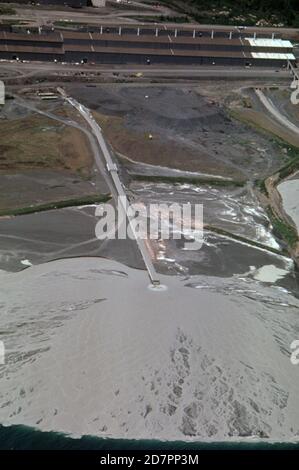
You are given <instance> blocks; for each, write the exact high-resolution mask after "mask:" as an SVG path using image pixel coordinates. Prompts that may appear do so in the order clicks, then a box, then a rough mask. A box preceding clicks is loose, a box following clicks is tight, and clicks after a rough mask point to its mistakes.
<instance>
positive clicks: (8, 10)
mask: <svg viewBox="0 0 299 470" xmlns="http://www.w3.org/2000/svg"><path fill="white" fill-rule="evenodd" d="M15 14H16V10H14V9H13V8H12V7H10V6H8V5H0V15H15Z"/></svg>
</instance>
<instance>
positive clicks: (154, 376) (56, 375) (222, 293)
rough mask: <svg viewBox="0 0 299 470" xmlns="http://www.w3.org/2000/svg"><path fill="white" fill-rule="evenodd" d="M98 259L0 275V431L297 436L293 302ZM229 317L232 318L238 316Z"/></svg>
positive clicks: (252, 284)
mask: <svg viewBox="0 0 299 470" xmlns="http://www.w3.org/2000/svg"><path fill="white" fill-rule="evenodd" d="M161 280H162V282H163V284H165V285H166V286H167V289H166V290H164V291H159V292H155V291H153V290H150V289H149V288H148V284H149V281H148V278H147V275H146V273H145V272H144V271H140V270H134V269H131V268H128V267H126V266H124V265H122V264H120V263H117V262H115V261H110V260H104V259H99V258H88V259H87V258H78V259H69V260H60V261H55V262H51V263H48V264H43V265H40V266H32V267H29V268H27V269H26V270H25V271H23V272H19V273H7V272H4V271H2V272H0V331H1V336H0V338H1V340H2V341H4V343H5V347H6V364H5V365H3V366H0V374H1V375H0V377H1V387H0V403H1V407H0V421H1V422H2V423H3V424H4V425H11V424H19V423H21V424H26V425H29V426H33V427H36V428H39V429H41V430H54V431H62V432H64V433H68V434H71V435H73V436H80V435H82V434H92V435H97V436H110V437H111V436H112V437H126V438H138V439H142V438H156V439H162V440H163V439H185V440H189V439H192V440H206V439H212V440H227V439H229V440H237V439H239V438H240V437H245V438H247V437H254V436H257V437H262V438H268V439H271V440H280V441H283V440H288V441H289V440H296V439H298V437H299V409H298V389H299V366H297V367H296V366H294V365H292V364H291V362H290V351H289V347H290V343H291V342H292V341H293V340H294V339H296V333H297V332H298V328H299V317H298V309H299V301H298V300H296V299H295V298H294V297H293V296H291V295H290V294H288V293H287V292H286V291H285V290H283V289H282V288H278V287H266V286H263V287H262V288H261V285H260V284H259V283H258V282H256V281H254V280H250V279H244V280H239V281H237V280H236V279H229V278H228V279H226V280H225V279H222V280H219V279H217V278H212V277H210V278H209V277H206V276H205V277H203V276H202V277H201V276H192V277H189V278H183V277H171V276H163V275H161ZM240 306H242V308H240Z"/></svg>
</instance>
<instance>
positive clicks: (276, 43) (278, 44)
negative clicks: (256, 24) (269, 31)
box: [245, 38, 293, 49]
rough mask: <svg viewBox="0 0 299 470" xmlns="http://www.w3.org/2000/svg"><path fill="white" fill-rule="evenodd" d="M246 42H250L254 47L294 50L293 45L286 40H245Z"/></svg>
mask: <svg viewBox="0 0 299 470" xmlns="http://www.w3.org/2000/svg"><path fill="white" fill-rule="evenodd" d="M245 40H246V41H248V42H249V44H250V45H251V46H252V47H273V48H279V49H281V48H286V49H292V48H293V44H292V43H291V42H290V41H287V40H284V39H265V38H257V39H254V38H245Z"/></svg>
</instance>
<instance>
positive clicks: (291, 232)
mask: <svg viewBox="0 0 299 470" xmlns="http://www.w3.org/2000/svg"><path fill="white" fill-rule="evenodd" d="M267 212H268V216H269V219H270V220H271V223H272V225H273V231H274V233H275V232H276V234H277V235H278V236H279V237H280V238H281V239H282V240H284V241H285V242H286V243H287V244H288V245H289V246H290V247H291V248H294V247H295V245H296V243H297V242H298V241H299V239H298V234H297V230H296V228H295V227H293V226H292V225H290V224H288V223H286V222H285V221H284V220H282V219H280V218H279V217H277V215H276V214H274V212H273V210H272V208H271V207H270V206H269V207H268V210H267Z"/></svg>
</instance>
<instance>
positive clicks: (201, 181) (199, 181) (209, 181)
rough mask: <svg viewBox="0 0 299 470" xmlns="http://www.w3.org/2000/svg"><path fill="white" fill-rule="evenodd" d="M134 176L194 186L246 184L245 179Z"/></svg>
mask: <svg viewBox="0 0 299 470" xmlns="http://www.w3.org/2000/svg"><path fill="white" fill-rule="evenodd" d="M132 178H133V179H134V180H137V181H146V182H152V183H168V184H192V185H194V186H199V185H211V186H221V187H227V186H235V187H242V186H244V185H245V181H235V180H225V179H219V180H218V179H213V178H200V177H199V178H197V177H194V176H191V177H189V176H156V175H136V174H132Z"/></svg>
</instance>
